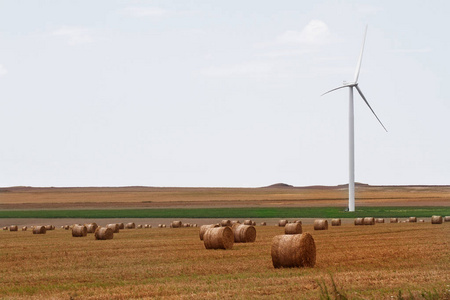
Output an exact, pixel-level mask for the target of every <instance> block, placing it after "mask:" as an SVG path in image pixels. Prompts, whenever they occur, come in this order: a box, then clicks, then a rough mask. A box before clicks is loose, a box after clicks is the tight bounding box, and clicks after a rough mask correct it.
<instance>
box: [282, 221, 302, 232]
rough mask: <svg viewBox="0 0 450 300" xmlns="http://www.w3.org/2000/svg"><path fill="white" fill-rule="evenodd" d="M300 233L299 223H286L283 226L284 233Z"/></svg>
mask: <svg viewBox="0 0 450 300" xmlns="http://www.w3.org/2000/svg"><path fill="white" fill-rule="evenodd" d="M300 233H302V224H301V223H288V224H286V226H284V234H300Z"/></svg>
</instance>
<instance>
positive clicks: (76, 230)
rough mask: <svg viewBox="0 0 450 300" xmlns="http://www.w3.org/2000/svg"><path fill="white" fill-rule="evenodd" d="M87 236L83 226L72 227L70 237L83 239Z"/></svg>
mask: <svg viewBox="0 0 450 300" xmlns="http://www.w3.org/2000/svg"><path fill="white" fill-rule="evenodd" d="M86 235H87V228H86V226H84V225H73V228H72V236H73V237H83V236H86Z"/></svg>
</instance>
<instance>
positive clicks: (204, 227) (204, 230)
mask: <svg viewBox="0 0 450 300" xmlns="http://www.w3.org/2000/svg"><path fill="white" fill-rule="evenodd" d="M233 226H235V225H233ZM215 227H219V226H217V224H210V225H202V226H200V231H199V233H198V235H199V237H200V240H201V241H203V236H204V235H205V232H206V230H207V229H209V228H215Z"/></svg>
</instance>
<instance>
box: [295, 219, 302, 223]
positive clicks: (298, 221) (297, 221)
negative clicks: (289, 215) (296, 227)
mask: <svg viewBox="0 0 450 300" xmlns="http://www.w3.org/2000/svg"><path fill="white" fill-rule="evenodd" d="M294 223H300V224H302V221H300V220H295V221H294Z"/></svg>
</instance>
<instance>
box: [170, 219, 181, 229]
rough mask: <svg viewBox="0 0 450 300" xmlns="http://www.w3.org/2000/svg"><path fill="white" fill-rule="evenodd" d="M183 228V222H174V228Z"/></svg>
mask: <svg viewBox="0 0 450 300" xmlns="http://www.w3.org/2000/svg"><path fill="white" fill-rule="evenodd" d="M181 226H183V223H181V221H173V222H172V228H180V227H181Z"/></svg>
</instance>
